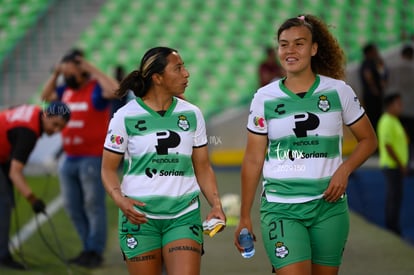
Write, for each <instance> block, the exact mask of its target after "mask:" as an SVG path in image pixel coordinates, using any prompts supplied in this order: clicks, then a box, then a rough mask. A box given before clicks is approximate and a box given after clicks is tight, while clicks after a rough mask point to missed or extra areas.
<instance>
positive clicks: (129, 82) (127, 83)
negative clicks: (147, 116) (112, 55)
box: [115, 70, 149, 98]
mask: <svg viewBox="0 0 414 275" xmlns="http://www.w3.org/2000/svg"><path fill="white" fill-rule="evenodd" d="M148 88H149V87H147V89H145V81H144V78H143V77H142V75H141V72H140V71H139V70H134V71H132V72H131V73H130V74H128V75H127V76H126V77H125V78H124V79H123V80H122V81H121V83H120V84H119V89H118V90H116V91H115V94H116V95H117V96H118V97H120V98H122V97H124V96H126V95H127V94H128V92H129V91H130V90H131V91H132V92H133V93H134V95H135V96H137V97H143V96H144V95H145V93H146V91H147V90H148Z"/></svg>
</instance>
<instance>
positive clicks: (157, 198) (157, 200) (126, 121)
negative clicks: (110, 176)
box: [104, 97, 207, 219]
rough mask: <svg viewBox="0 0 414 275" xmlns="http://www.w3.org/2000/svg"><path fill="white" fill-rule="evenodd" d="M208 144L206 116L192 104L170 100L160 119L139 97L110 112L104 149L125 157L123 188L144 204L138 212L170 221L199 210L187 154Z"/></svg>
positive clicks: (198, 189)
mask: <svg viewBox="0 0 414 275" xmlns="http://www.w3.org/2000/svg"><path fill="white" fill-rule="evenodd" d="M206 145H207V136H206V129H205V122H204V118H203V116H202V113H201V111H200V110H199V109H198V108H197V107H196V106H194V105H192V104H190V103H189V102H186V101H184V100H181V99H179V98H175V97H174V98H173V103H172V104H171V106H170V107H169V109H168V110H167V111H166V113H165V114H164V115H161V114H159V113H158V112H155V111H153V110H152V109H150V108H149V107H148V106H147V105H145V103H144V102H143V101H142V100H141V98H137V99H136V100H131V101H130V102H129V103H127V104H126V105H125V106H123V107H122V108H120V109H119V110H118V111H117V112H116V113H115V114H114V116H113V118H112V119H111V122H110V124H109V129H108V133H107V136H106V139H105V144H104V148H105V149H106V150H109V151H112V152H116V153H120V154H124V158H125V163H124V176H123V179H122V184H121V190H122V192H123V194H124V195H125V196H128V197H131V198H134V199H136V200H139V201H142V202H144V203H145V204H146V205H145V206H144V207H137V210H138V211H140V212H143V213H145V214H147V217H149V218H154V219H170V218H175V217H178V216H181V215H183V214H185V213H188V212H189V211H191V210H193V209H196V208H197V207H198V195H199V193H200V188H199V186H198V183H197V180H196V177H195V175H194V169H193V164H192V160H191V155H192V152H193V147H201V146H206Z"/></svg>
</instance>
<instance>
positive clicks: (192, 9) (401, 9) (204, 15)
mask: <svg viewBox="0 0 414 275" xmlns="http://www.w3.org/2000/svg"><path fill="white" fill-rule="evenodd" d="M0 1H10V0H0ZM0 3H1V2H0ZM308 13H310V14H315V15H317V16H319V17H321V18H323V19H324V20H325V21H326V22H327V23H328V25H330V26H331V30H332V32H333V33H334V35H335V36H336V37H337V39H338V41H339V43H340V44H341V46H342V47H344V49H345V52H346V55H347V58H348V61H349V62H352V61H359V60H360V58H361V48H362V47H363V45H364V44H365V43H367V42H371V41H373V42H378V45H379V47H380V49H381V50H383V49H387V48H389V47H391V46H395V44H396V43H401V42H402V41H401V37H400V35H401V34H400V32H405V33H407V34H408V35H409V34H411V35H412V34H414V24H413V18H414V3H413V2H412V1H409V0H384V1H376V0H361V1H350V0H330V1H327V0H303V1H292V0H278V1H275V0H256V1H241V0H226V1H221V0H209V1H205V0H181V1H175V0H164V1H152V0H140V1H129V0H108V1H107V3H106V4H105V5H104V7H103V8H102V10H101V12H100V14H99V15H98V16H97V18H96V19H95V20H94V22H93V23H92V24H91V26H90V28H89V29H87V30H86V31H85V32H84V33H83V35H82V36H81V39H80V41H79V42H78V45H79V46H80V47H82V48H84V50H85V52H86V54H87V55H89V56H90V57H91V58H92V59H94V60H93V61H95V62H97V64H99V66H101V68H102V69H104V70H105V71H107V72H111V70H112V69H113V67H115V66H116V65H118V64H123V65H124V66H125V68H126V69H127V70H128V71H130V70H133V69H135V68H136V67H137V66H138V64H139V62H140V60H139V58H140V57H141V56H142V55H143V53H144V52H145V51H146V50H147V49H148V48H150V47H154V46H162V45H164V46H170V47H173V48H176V49H178V50H179V52H180V54H181V55H182V57H183V59H184V62H185V64H186V66H187V68H188V69H189V71H190V82H189V87H188V89H187V91H186V97H187V99H188V100H189V101H191V102H194V103H195V104H197V105H199V106H200V108H201V109H202V110H203V112H205V114H206V116H207V117H208V116H209V115H211V114H215V113H217V112H218V111H219V110H220V109H224V108H228V107H231V106H237V105H238V104H245V103H247V102H249V101H250V100H251V97H252V95H253V93H254V91H255V89H257V82H258V81H257V70H256V68H257V65H258V63H259V62H260V60H261V59H262V58H263V49H264V46H267V45H274V44H275V35H276V27H277V26H278V25H279V24H280V23H282V22H283V20H285V19H286V18H289V17H294V16H297V15H299V14H308ZM0 24H1V21H0Z"/></svg>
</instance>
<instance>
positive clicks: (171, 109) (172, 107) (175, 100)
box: [136, 97, 177, 117]
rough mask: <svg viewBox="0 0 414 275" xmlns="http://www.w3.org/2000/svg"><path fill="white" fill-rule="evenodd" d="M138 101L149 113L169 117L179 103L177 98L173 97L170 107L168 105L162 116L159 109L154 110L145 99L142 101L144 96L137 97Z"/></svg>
mask: <svg viewBox="0 0 414 275" xmlns="http://www.w3.org/2000/svg"><path fill="white" fill-rule="evenodd" d="M136 101H137V103H138V104H139V105H140V106H141V107H142V108H144V109H145V110H146V111H147V112H148V113H150V114H151V115H152V116H154V117H168V116H170V115H171V114H172V112H173V110H174V109H175V106H176V105H177V98H175V97H173V98H172V103H171V105H170V107H168V109H167V111H166V112H165V114H164V115H163V116H162V115H161V114H159V113H158V112H157V111H154V110H153V109H151V108H150V107H149V106H148V105H147V104H145V103H144V101H142V98H140V97H137V98H136Z"/></svg>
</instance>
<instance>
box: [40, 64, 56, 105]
mask: <svg viewBox="0 0 414 275" xmlns="http://www.w3.org/2000/svg"><path fill="white" fill-rule="evenodd" d="M58 77H59V72H57V71H55V72H54V73H53V74H52V75H51V76H50V77H49V79H48V80H47V81H46V83H45V85H44V87H43V90H42V93H41V99H42V100H44V101H47V102H50V101H53V100H56V99H57V95H56V81H57V78H58Z"/></svg>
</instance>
